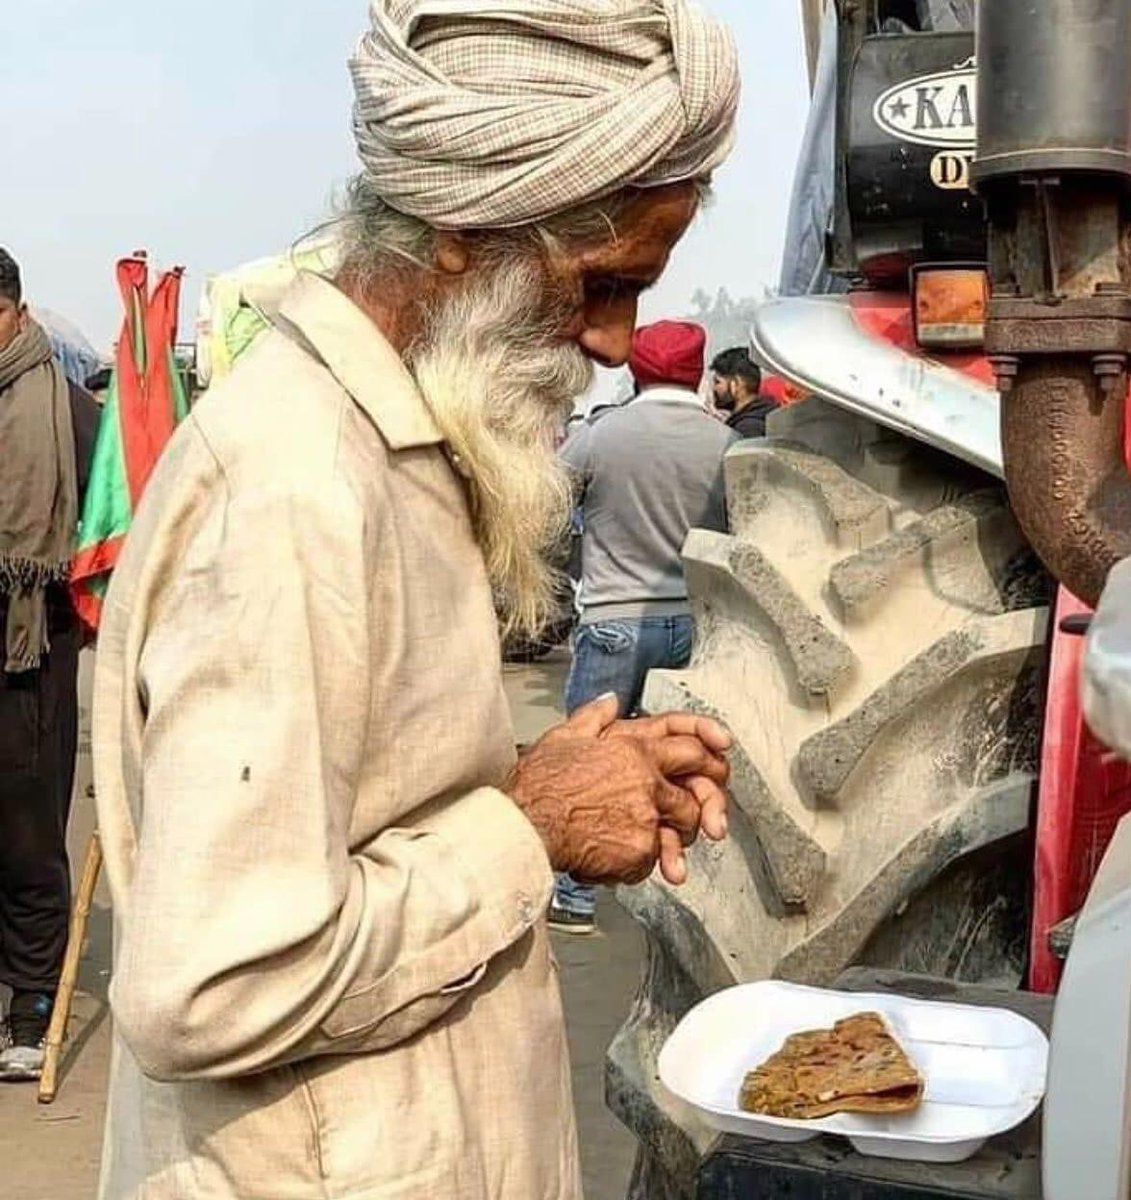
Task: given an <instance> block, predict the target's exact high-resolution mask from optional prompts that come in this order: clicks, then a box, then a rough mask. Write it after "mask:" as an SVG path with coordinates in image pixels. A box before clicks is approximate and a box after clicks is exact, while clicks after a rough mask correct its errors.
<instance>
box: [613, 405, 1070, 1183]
mask: <svg viewBox="0 0 1131 1200" xmlns="http://www.w3.org/2000/svg"><path fill="white" fill-rule="evenodd" d="M770 432H771V436H770V437H769V438H768V439H766V440H765V441H748V442H744V443H741V444H740V445H738V446H737V447H735V448H734V449H733V450H732V451H731V453H730V454H729V456H728V458H727V463H726V478H727V492H728V499H729V508H730V517H731V525H732V531H731V533H730V534H729V535H724V534H718V533H707V532H704V531H695V532H693V533H692V534H691V536H690V538H689V539H688V542H687V545H686V547H685V552H684V556H685V561H686V569H687V578H688V584H689V588H690V592H691V595H692V598H693V605H694V609H695V615H696V618H697V623H698V633H697V645H696V650H695V654H694V657H693V660H692V663H691V665H690V667H689V668H688V669H687V670H685V671H679V672H656V673H653V675H652V676H651V677H650V679H649V682H648V687H647V691H646V694H645V707H646V708H647V709H649V710H651V711H659V710H663V709H670V708H677V709H687V710H693V711H696V712H702V713H708V714H711V715H713V716H717V717H719V718H721V719H722V720H723V721H724V722H725V723H726V724H727V725H728V726H729V727H730V729H731V730H732V731H733V732H734V734H735V737H736V742H737V745H736V749H735V751H734V754H733V760H732V764H733V788H732V793H733V798H734V806H733V812H732V817H731V833H730V837H729V839H728V840H727V841H726V842H724V843H722V844H720V845H710V844H703V843H702V842H701V843H700V844H699V845H697V846H696V847H695V848H694V850H693V851H692V854H691V861H690V868H691V870H690V875H691V878H690V881H689V882H688V884H687V885H686V886H685V887H683V888H680V889H678V890H676V889H670V888H668V887H667V886H665V885H664V884H662V883H659V882H656V881H655V880H653V881H650V882H649V883H647V884H645V885H644V886H642V887H639V888H632V889H622V891H621V893H620V897H619V898H620V899H621V902H622V903H623V904H624V905H625V906H626V907H627V908H628V909H629V911H630V912H631V913H632V914H633V916H634V917H636V919H637V920H638V921H639V922H640V923H641V924H642V925H643V926H644V930H645V933H646V941H647V962H646V968H645V977H644V980H643V983H642V985H641V989H640V992H639V995H638V997H637V999H636V1002H635V1005H634V1007H633V1010H632V1012H631V1014H630V1015H629V1017H628V1019H627V1021H626V1023H625V1024H624V1026H623V1028H622V1029H621V1030H620V1032H619V1034H618V1035H617V1038H616V1040H615V1042H614V1044H613V1046H612V1048H611V1050H610V1052H609V1059H608V1075H607V1084H608V1099H609V1103H610V1105H611V1107H612V1108H613V1110H614V1111H615V1112H616V1113H617V1115H618V1116H620V1118H621V1119H622V1120H623V1121H624V1122H625V1123H626V1124H627V1125H628V1126H629V1127H630V1128H631V1129H632V1130H633V1131H634V1132H635V1134H636V1136H637V1137H638V1139H639V1141H640V1156H639V1159H638V1162H637V1169H636V1173H635V1178H634V1181H633V1184H632V1190H631V1192H630V1197H631V1200H692V1198H693V1196H694V1180H695V1175H696V1172H697V1169H698V1165H699V1163H700V1161H701V1159H702V1156H703V1154H704V1153H705V1151H706V1150H707V1148H708V1147H709V1145H710V1142H711V1140H712V1135H711V1134H710V1132H709V1131H708V1130H707V1129H706V1128H705V1127H704V1126H702V1125H700V1124H698V1123H697V1122H696V1120H695V1119H694V1118H693V1116H691V1115H690V1114H689V1113H687V1112H685V1111H683V1110H682V1109H677V1108H676V1106H675V1105H674V1103H673V1101H672V1100H671V1098H670V1097H669V1096H667V1095H666V1094H665V1093H664V1092H663V1090H662V1088H661V1086H660V1083H659V1080H658V1077H657V1072H656V1059H657V1054H658V1052H659V1049H660V1047H661V1046H662V1044H663V1042H664V1039H665V1038H666V1037H667V1035H668V1034H669V1033H670V1031H671V1030H672V1029H673V1028H674V1026H675V1024H676V1022H677V1021H678V1020H679V1019H680V1017H681V1016H682V1015H683V1014H684V1013H685V1012H686V1011H687V1009H688V1008H689V1007H690V1006H691V1005H693V1004H694V1003H695V1002H696V1001H698V1000H699V999H700V998H702V997H703V996H705V995H707V994H709V993H711V992H713V991H715V990H717V989H719V988H721V987H725V986H728V985H730V984H732V983H735V982H741V981H747V980H755V979H765V978H768V977H776V978H783V979H789V980H794V981H797V982H801V983H812V984H828V983H831V982H832V981H833V980H834V979H835V978H836V977H837V975H838V974H839V973H840V972H841V971H842V970H844V969H845V968H846V967H848V966H849V965H852V964H861V963H862V964H870V965H874V966H886V967H896V968H900V969H903V970H910V971H917V972H923V973H928V974H933V975H943V976H948V977H953V978H957V979H962V980H967V981H979V982H983V983H985V982H992V983H996V984H1001V985H1005V986H1009V985H1016V984H1017V983H1018V982H1019V981H1020V977H1021V973H1022V970H1023V967H1024V957H1025V942H1026V933H1027V925H1028V917H1027V912H1028V901H1029V886H1030V879H1031V875H1032V871H1031V844H1030V839H1029V837H1028V834H1027V831H1028V829H1029V825H1030V807H1031V803H1032V794H1033V782H1034V779H1035V775H1036V766H1037V754H1038V744H1039V732H1038V730H1039V716H1040V714H1039V709H1040V699H1041V676H1042V669H1043V662H1044V648H1045V627H1046V622H1047V608H1046V605H1047V594H1048V585H1047V580H1046V577H1045V575H1044V573H1043V572H1042V571H1041V569H1040V567H1039V565H1038V564H1037V562H1036V560H1035V559H1034V557H1033V556H1032V553H1031V552H1030V550H1029V548H1028V547H1027V545H1026V544H1025V541H1024V539H1023V537H1022V535H1021V533H1020V531H1019V530H1018V528H1017V525H1016V523H1015V521H1014V519H1013V517H1012V514H1011V513H1010V511H1009V507H1008V505H1007V503H1006V499H1005V496H1004V492H1003V489H1002V488H1001V486H1000V485H999V484H998V483H997V482H996V481H995V480H993V479H991V478H990V477H988V476H986V475H984V474H982V473H980V472H978V471H976V470H973V469H971V468H966V467H964V466H962V465H961V464H959V463H956V462H955V461H954V460H953V459H951V458H948V457H947V456H945V455H942V454H938V453H936V452H933V451H931V450H929V449H927V448H925V447H923V446H920V445H918V444H916V443H914V442H911V441H910V440H908V439H905V438H902V437H900V436H898V435H896V434H893V433H891V432H890V431H887V430H884V429H882V428H881V427H879V426H876V425H874V424H873V423H871V422H869V421H866V420H863V419H861V418H858V417H855V416H853V415H851V414H849V413H846V412H844V411H842V410H838V409H836V408H834V407H832V406H830V405H827V404H825V403H822V402H821V401H817V400H810V401H806V402H805V403H803V404H800V405H797V406H794V407H791V408H789V409H786V410H783V411H781V412H779V413H777V414H775V416H774V417H773V418H771V431H770Z"/></svg>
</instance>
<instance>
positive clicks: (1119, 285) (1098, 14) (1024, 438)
mask: <svg viewBox="0 0 1131 1200" xmlns="http://www.w3.org/2000/svg"><path fill="white" fill-rule="evenodd" d="M1129 61H1131V4H1128V3H1126V0H1042V3H1041V4H1040V5H1038V6H1036V7H1034V6H1033V5H1031V4H1016V3H1010V2H1008V0H1004V2H997V3H983V4H980V5H979V6H978V38H977V65H978V148H977V154H976V157H975V161H974V165H973V172H972V175H973V180H974V183H975V186H976V187H977V190H978V192H979V194H980V195H981V196H982V197H983V198H984V199H985V201H986V212H987V216H988V218H989V266H990V278H991V284H992V291H991V299H990V307H989V313H988V317H987V322H986V350H987V353H988V354H989V356H990V358H991V361H992V362H993V363H994V366H995V369H996V372H997V377H998V389H999V391H1000V392H1001V394H1002V407H1001V430H1002V454H1003V461H1004V470H1005V477H1006V483H1007V485H1008V487H1009V494H1010V499H1011V501H1012V503H1013V507H1014V510H1015V512H1016V514H1017V518H1018V521H1019V522H1020V524H1021V527H1022V528H1023V529H1024V531H1025V533H1026V536H1027V537H1028V538H1029V540H1030V541H1031V542H1032V544H1033V547H1034V549H1035V550H1036V551H1037V553H1038V554H1039V555H1040V556H1041V558H1042V559H1043V560H1044V562H1045V564H1046V565H1047V566H1048V568H1049V570H1050V571H1051V572H1052V573H1053V574H1054V575H1055V576H1056V577H1057V579H1059V580H1060V581H1061V583H1063V584H1064V585H1065V586H1066V587H1067V588H1068V589H1069V590H1070V591H1072V592H1074V593H1075V594H1076V595H1077V596H1078V597H1079V598H1080V599H1081V600H1084V601H1085V602H1087V603H1088V604H1091V605H1093V606H1094V605H1095V603H1096V601H1097V599H1098V598H1099V594H1100V592H1101V590H1102V589H1103V585H1104V581H1105V579H1106V578H1107V573H1108V571H1109V570H1110V569H1111V567H1112V566H1113V565H1114V564H1115V563H1116V562H1118V561H1119V559H1120V558H1123V557H1125V556H1127V555H1128V554H1131V477H1129V475H1128V471H1127V468H1126V465H1125V458H1124V408H1125V403H1126V398H1127V383H1128V375H1127V371H1128V359H1129V356H1131V254H1129V252H1128V250H1129V247H1131V203H1129V184H1131V87H1129V86H1128V83H1127V78H1126V76H1127V63H1128V62H1129Z"/></svg>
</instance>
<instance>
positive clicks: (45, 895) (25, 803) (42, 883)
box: [0, 617, 82, 992]
mask: <svg viewBox="0 0 1131 1200" xmlns="http://www.w3.org/2000/svg"><path fill="white" fill-rule="evenodd" d="M52 624H53V625H55V627H54V628H53V629H52V632H51V649H50V651H49V652H48V654H47V655H45V656H44V659H43V662H42V664H41V666H40V667H39V669H38V670H35V671H26V672H21V673H20V674H18V675H8V674H6V673H5V672H3V671H0V983H6V984H8V986H9V987H11V988H12V989H13V990H15V991H29V992H54V991H55V989H56V987H57V986H58V983H59V973H60V971H61V970H62V966H63V954H64V952H65V951H66V948H67V925H68V919H69V913H70V904H71V872H70V864H69V863H68V861H67V840H66V838H67V818H68V816H69V814H70V809H71V789H72V787H73V785H74V777H75V751H76V749H77V744H78V696H77V690H76V689H77V681H78V657H79V649H80V648H81V646H82V636H81V632H80V629H79V625H78V622H77V620H75V619H74V618H73V617H71V618H69V619H67V620H64V621H59V622H57V623H55V622H53V623H52ZM2 629H3V625H2V623H0V630H2Z"/></svg>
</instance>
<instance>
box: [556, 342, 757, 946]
mask: <svg viewBox="0 0 1131 1200" xmlns="http://www.w3.org/2000/svg"><path fill="white" fill-rule="evenodd" d="M705 345H706V335H705V334H704V332H703V330H702V328H701V327H700V326H698V325H694V324H691V323H690V322H686V321H659V322H657V323H656V324H655V325H647V326H643V327H641V328H640V329H638V330H637V331H636V333H635V334H634V336H633V341H632V353H631V357H630V359H629V364H628V365H629V369H630V370H631V372H632V377H633V380H634V381H635V385H636V397H635V399H634V400H633V401H632V402H631V403H629V404H626V405H623V406H621V407H620V408H617V409H614V410H612V411H611V412H609V413H607V414H606V415H605V416H603V417H602V419H601V420H600V421H599V422H593V423H591V424H587V425H583V426H582V427H581V428H580V429H579V430H578V431H577V433H575V434H574V435H573V436H572V437H571V438H570V440H569V441H568V442H567V443H566V445H565V447H564V448H563V450H562V457H563V458H564V459H565V461H566V463H567V465H568V466H569V467H570V469H571V471H572V472H573V475H574V477H575V480H576V483H577V487H578V489H579V493H580V497H581V499H580V501H579V503H580V505H581V508H582V515H583V523H584V534H583V536H582V543H581V557H582V571H581V595H580V603H581V610H582V611H581V620H580V624H579V626H578V630H577V634H576V636H575V638H574V644H573V664H572V667H571V669H570V674H569V682H568V684H567V685H566V708H567V710H568V711H569V712H570V713H572V712H574V711H575V710H576V709H578V708H580V707H581V706H582V705H584V704H587V703H588V702H589V701H590V700H593V699H594V698H596V697H598V696H603V695H606V694H608V693H615V694H616V696H617V700H618V702H619V705H620V711H621V715H622V716H631V715H633V714H635V713H636V711H637V709H638V708H639V707H640V700H641V695H642V693H643V691H644V681H645V678H646V677H647V674H648V672H649V671H650V670H653V669H654V668H657V667H666V668H680V667H685V666H687V664H688V662H689V660H690V658H691V644H692V638H693V634H694V623H693V620H692V616H691V608H690V605H689V604H688V598H687V583H686V581H685V580H684V577H683V560H682V558H681V556H680V555H681V551H682V549H683V543H684V539H685V538H686V537H687V534H688V531H689V530H690V529H693V528H697V529H716V530H725V529H726V498H725V492H724V488H723V455H724V454H725V453H726V450H727V448H728V446H730V445H731V444H732V443H733V442H734V441H737V440H738V437H737V434H735V433H734V432H733V431H732V430H730V429H728V428H727V427H726V426H725V425H723V424H722V423H721V422H719V421H717V420H716V419H715V418H714V417H712V416H711V415H710V414H709V413H708V412H707V411H706V408H705V407H704V404H703V401H702V399H701V398H700V396H699V394H698V388H699V385H700V383H701V381H702V379H703V370H704V360H703V352H704V347H705ZM595 909H596V892H595V890H594V889H593V888H592V887H589V886H587V885H585V884H583V883H579V882H578V881H576V880H575V879H573V878H572V877H571V876H569V875H559V876H558V879H557V884H556V887H555V893H554V900H553V903H552V904H551V907H550V924H551V925H552V926H555V927H556V928H559V929H563V930H568V931H569V932H571V933H590V932H592V931H593V930H594V928H595V927H596V926H595V922H594V912H595Z"/></svg>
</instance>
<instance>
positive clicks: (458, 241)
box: [436, 229, 471, 275]
mask: <svg viewBox="0 0 1131 1200" xmlns="http://www.w3.org/2000/svg"><path fill="white" fill-rule="evenodd" d="M470 262H471V251H470V250H469V249H468V245H467V241H466V239H465V238H464V237H463V235H462V234H459V233H454V232H452V231H451V230H448V229H442V230H440V231H439V233H437V234H436V268H437V270H439V271H442V272H443V273H444V274H445V275H462V274H463V273H464V272H465V271H466V270H467V268H468V265H469V263H470Z"/></svg>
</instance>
